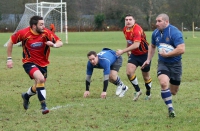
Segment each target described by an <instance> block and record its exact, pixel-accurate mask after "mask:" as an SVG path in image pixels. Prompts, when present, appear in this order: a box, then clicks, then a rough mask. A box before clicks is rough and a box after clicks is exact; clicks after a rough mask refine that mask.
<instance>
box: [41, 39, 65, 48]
mask: <svg viewBox="0 0 200 131" xmlns="http://www.w3.org/2000/svg"><path fill="white" fill-rule="evenodd" d="M45 44H46V45H48V46H50V47H55V48H59V47H61V46H62V45H63V43H62V41H60V40H58V41H56V43H53V42H52V41H47V42H46V43H45Z"/></svg>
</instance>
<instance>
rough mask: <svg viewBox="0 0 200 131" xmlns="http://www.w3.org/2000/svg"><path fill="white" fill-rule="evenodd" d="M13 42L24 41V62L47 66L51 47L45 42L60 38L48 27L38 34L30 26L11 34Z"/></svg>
mask: <svg viewBox="0 0 200 131" xmlns="http://www.w3.org/2000/svg"><path fill="white" fill-rule="evenodd" d="M11 40H12V42H13V44H17V43H19V42H22V48H23V53H22V56H23V58H22V62H23V63H28V62H32V63H35V64H37V65H39V66H41V67H45V66H47V65H48V64H49V60H48V58H49V53H50V47H49V46H48V45H46V44H45V42H47V41H52V42H53V43H55V42H56V41H57V40H60V39H59V38H58V37H57V36H56V35H55V34H54V33H53V32H51V31H50V30H48V29H46V28H45V29H44V32H43V33H41V34H36V33H34V32H33V31H32V29H31V28H30V27H27V28H24V29H22V30H19V31H17V32H16V33H14V34H13V35H12V36H11Z"/></svg>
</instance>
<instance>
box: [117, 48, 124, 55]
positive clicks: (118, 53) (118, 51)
mask: <svg viewBox="0 0 200 131" xmlns="http://www.w3.org/2000/svg"><path fill="white" fill-rule="evenodd" d="M123 53H124V52H123V50H120V49H118V50H117V51H116V54H117V55H118V56H120V55H122V54H123Z"/></svg>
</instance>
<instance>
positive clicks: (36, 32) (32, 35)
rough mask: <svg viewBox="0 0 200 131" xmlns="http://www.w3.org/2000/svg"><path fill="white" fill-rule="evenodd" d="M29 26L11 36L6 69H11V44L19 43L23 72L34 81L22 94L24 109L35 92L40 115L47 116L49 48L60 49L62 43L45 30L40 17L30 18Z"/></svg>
mask: <svg viewBox="0 0 200 131" xmlns="http://www.w3.org/2000/svg"><path fill="white" fill-rule="evenodd" d="M29 24H30V27H27V28H24V29H21V30H19V31H17V32H16V33H14V34H13V35H12V36H11V38H10V41H9V43H8V45H7V67H8V68H12V67H13V61H12V48H13V44H17V43H19V42H21V43H22V48H23V54H22V56H23V58H22V62H23V67H24V70H25V72H26V73H27V74H28V75H29V76H30V78H31V79H34V80H35V83H34V85H33V86H32V87H30V88H29V89H28V91H27V92H26V93H22V98H23V106H24V109H26V110H27V109H28V106H29V98H30V97H31V96H33V95H35V94H36V92H37V96H38V99H39V101H40V103H41V107H42V114H47V113H48V112H49V110H48V108H47V106H46V103H45V100H46V90H45V81H46V78H47V65H48V64H49V60H48V58H49V54H50V47H61V46H62V45H63V43H62V42H61V40H60V39H59V38H58V37H57V36H56V35H55V34H54V33H53V32H51V31H50V30H48V29H47V28H45V25H44V20H43V18H42V17H40V16H33V17H31V19H30V22H29Z"/></svg>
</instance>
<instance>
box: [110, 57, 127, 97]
mask: <svg viewBox="0 0 200 131" xmlns="http://www.w3.org/2000/svg"><path fill="white" fill-rule="evenodd" d="M121 66H122V57H121V56H120V57H119V58H118V59H117V60H116V61H115V63H113V65H112V66H111V70H110V75H109V81H110V82H111V83H113V84H114V85H116V86H117V88H116V95H119V97H123V96H124V95H125V92H126V91H127V90H128V87H127V86H126V85H124V83H123V82H122V81H121V79H120V77H119V76H118V72H119V69H120V67H121ZM122 92H123V93H122ZM120 94H121V95H120Z"/></svg>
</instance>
